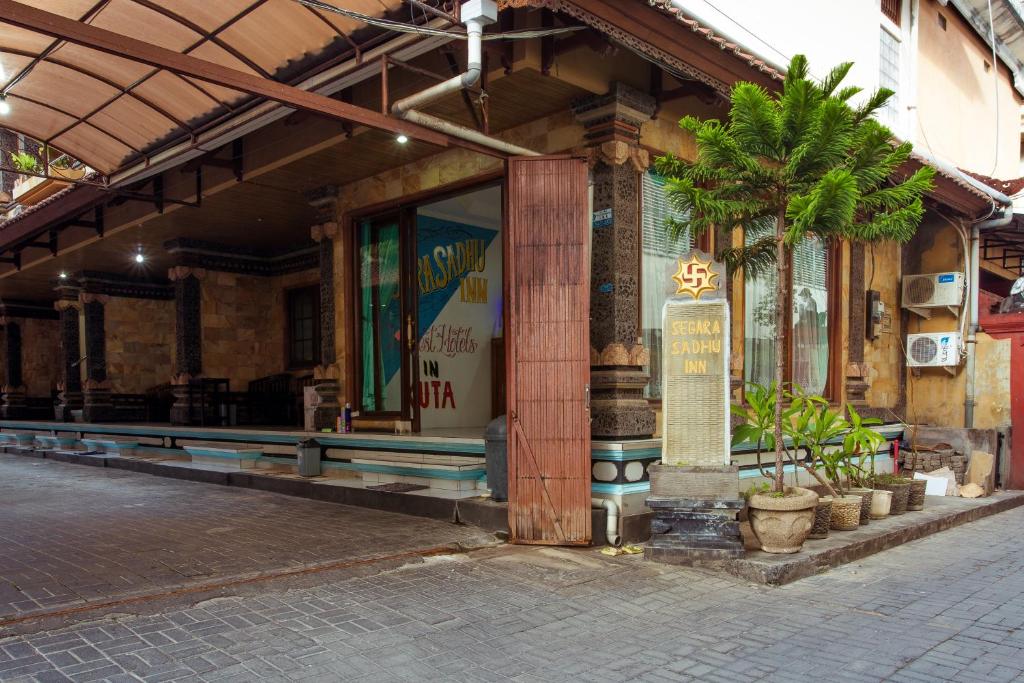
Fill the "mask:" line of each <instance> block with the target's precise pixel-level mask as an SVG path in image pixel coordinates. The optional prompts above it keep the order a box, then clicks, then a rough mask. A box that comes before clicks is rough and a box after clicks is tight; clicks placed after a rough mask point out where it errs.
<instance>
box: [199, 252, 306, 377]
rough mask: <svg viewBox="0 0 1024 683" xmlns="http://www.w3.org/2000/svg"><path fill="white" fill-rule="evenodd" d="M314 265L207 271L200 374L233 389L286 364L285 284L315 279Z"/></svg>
mask: <svg viewBox="0 0 1024 683" xmlns="http://www.w3.org/2000/svg"><path fill="white" fill-rule="evenodd" d="M318 278H319V273H318V271H315V270H310V271H303V272H300V273H291V274H288V275H281V276H275V277H258V276H254V275H240V274H237V273H220V272H213V271H210V272H208V273H207V274H206V277H205V278H204V279H203V280H202V324H203V332H202V339H203V375H204V376H206V377H226V378H228V379H230V380H231V390H232V391H245V390H246V389H247V388H248V384H249V382H251V381H252V380H254V379H259V378H260V377H266V376H267V375H273V374H276V373H279V372H284V371H285V369H286V355H285V327H286V324H287V300H286V292H287V290H288V289H291V288H294V287H298V286H302V285H307V284H314V283H316V282H317V281H318Z"/></svg>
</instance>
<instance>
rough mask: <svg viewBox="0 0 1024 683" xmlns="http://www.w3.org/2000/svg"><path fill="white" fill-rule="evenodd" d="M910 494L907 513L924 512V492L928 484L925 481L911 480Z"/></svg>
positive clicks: (908, 495)
mask: <svg viewBox="0 0 1024 683" xmlns="http://www.w3.org/2000/svg"><path fill="white" fill-rule="evenodd" d="M909 481H910V493H909V494H907V512H913V511H917V510H924V490H925V488H926V487H927V486H928V482H927V481H925V480H924V479H910V480H909Z"/></svg>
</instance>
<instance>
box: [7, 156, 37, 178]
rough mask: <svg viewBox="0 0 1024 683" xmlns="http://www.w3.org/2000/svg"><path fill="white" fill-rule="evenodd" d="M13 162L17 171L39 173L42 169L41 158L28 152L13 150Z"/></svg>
mask: <svg viewBox="0 0 1024 683" xmlns="http://www.w3.org/2000/svg"><path fill="white" fill-rule="evenodd" d="M11 164H12V165H13V166H14V170H15V171H19V172H21V173H38V172H39V170H40V169H39V159H37V158H35V156H33V155H32V154H29V153H28V152H13V153H12V154H11Z"/></svg>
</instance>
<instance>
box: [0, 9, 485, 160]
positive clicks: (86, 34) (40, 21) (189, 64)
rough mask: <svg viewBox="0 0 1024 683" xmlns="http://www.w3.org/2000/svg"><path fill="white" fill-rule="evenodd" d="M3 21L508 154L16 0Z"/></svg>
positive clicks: (417, 134)
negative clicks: (83, 22)
mask: <svg viewBox="0 0 1024 683" xmlns="http://www.w3.org/2000/svg"><path fill="white" fill-rule="evenodd" d="M0 21H2V22H4V23H7V24H10V25H13V26H18V27H20V28H23V29H27V30H29V31H34V32H37V33H42V34H44V35H49V36H53V37H55V38H60V39H62V40H65V41H67V42H71V43H76V44H79V45H83V46H85V47H88V48H91V49H94V50H98V51H100V52H106V53H108V54H113V55H117V56H119V57H122V58H127V59H131V60H133V61H136V62H140V63H143V64H148V65H150V66H152V67H155V68H157V69H164V70H167V71H170V72H173V73H176V74H178V75H181V76H188V77H190V78H195V79H198V80H201V81H205V82H208V83H213V84H215V85H219V86H222V87H226V88H230V89H233V90H238V91H241V92H247V93H249V94H252V95H257V96H260V97H264V98H266V99H269V100H272V101H275V102H279V103H281V104H284V105H287V106H291V107H295V108H297V109H305V110H308V111H311V112H314V113H317V114H320V115H323V116H326V117H329V118H333V119H337V120H342V121H351V122H353V123H356V124H359V125H364V126H368V127H370V128H376V129H378V130H383V131H386V132H389V133H392V134H396V135H397V134H404V135H407V136H408V137H410V138H413V139H417V140H420V141H422V142H427V143H430V144H433V145H438V146H440V147H449V146H452V145H455V146H459V147H464V148H467V149H471V150H473V151H476V152H480V153H484V154H488V155H491V156H503V155H501V154H500V153H499V152H496V151H494V150H491V149H488V148H486V147H483V146H482V145H477V144H474V143H470V142H466V141H463V140H459V139H457V138H454V137H452V136H449V135H445V134H443V133H440V132H438V131H435V130H431V129H429V128H426V127H424V126H420V125H416V124H413V123H410V122H408V121H402V120H400V119H395V118H393V117H390V116H387V115H384V114H381V113H378V112H374V111H371V110H369V109H366V108H364V107H358V106H355V105H351V104H346V103H344V102H340V101H338V100H335V99H331V98H329V97H325V96H323V95H319V94H317V93H312V92H309V91H306V90H302V89H299V88H295V87H293V86H289V85H286V84H284V83H279V82H277V81H273V80H270V79H266V78H260V77H259V76H255V75H253V74H248V73H244V72H241V71H238V70H236V69H231V68H229V67H225V66H223V65H220V64H216V63H213V62H209V61H206V60H202V59H197V58H195V57H192V56H191V55H187V54H182V53H180V52H175V51H173V50H168V49H166V48H163V47H160V46H157V45H153V44H150V43H146V42H144V41H141V40H137V39H135V38H131V37H129V36H124V35H121V34H118V33H114V32H112V31H108V30H105V29H101V28H97V27H95V26H89V25H86V24H82V23H81V22H77V21H74V20H72V19H68V18H67V17H63V16H60V15H58V14H53V13H52V12H46V11H44V10H40V9H36V8H34V7H29V6H27V5H23V4H22V3H20V2H15V1H14V0H0Z"/></svg>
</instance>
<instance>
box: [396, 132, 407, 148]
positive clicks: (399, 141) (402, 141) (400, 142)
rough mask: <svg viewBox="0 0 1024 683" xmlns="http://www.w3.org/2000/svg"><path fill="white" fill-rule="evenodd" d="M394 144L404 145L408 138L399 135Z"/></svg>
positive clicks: (401, 134) (402, 134)
mask: <svg viewBox="0 0 1024 683" xmlns="http://www.w3.org/2000/svg"><path fill="white" fill-rule="evenodd" d="M395 142H397V143H398V144H400V145H404V144H405V143H407V142H409V136H408V135H405V134H404V133H399V134H398V137H396V138H395Z"/></svg>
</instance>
